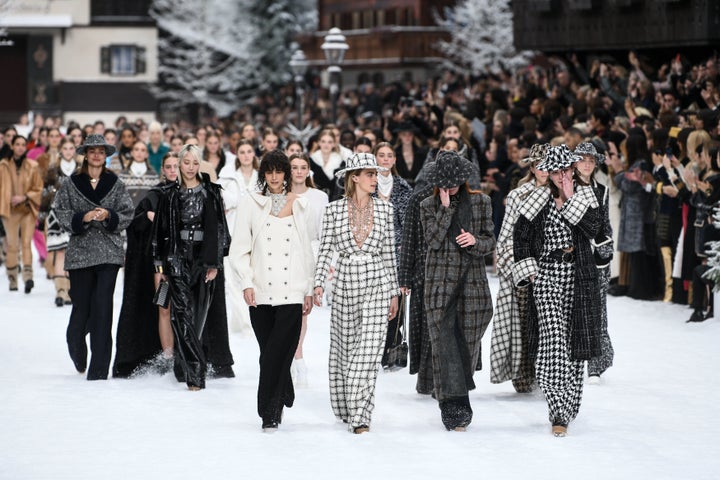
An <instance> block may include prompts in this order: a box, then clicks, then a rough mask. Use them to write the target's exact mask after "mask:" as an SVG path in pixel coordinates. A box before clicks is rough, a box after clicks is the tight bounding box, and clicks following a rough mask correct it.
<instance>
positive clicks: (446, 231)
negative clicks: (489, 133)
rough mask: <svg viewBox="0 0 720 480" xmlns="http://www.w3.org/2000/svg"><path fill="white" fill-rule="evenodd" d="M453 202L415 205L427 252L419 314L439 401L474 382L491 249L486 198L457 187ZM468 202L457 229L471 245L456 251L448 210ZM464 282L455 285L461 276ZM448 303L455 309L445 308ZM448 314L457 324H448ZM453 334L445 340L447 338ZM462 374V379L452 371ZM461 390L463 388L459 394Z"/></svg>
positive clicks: (487, 312)
mask: <svg viewBox="0 0 720 480" xmlns="http://www.w3.org/2000/svg"><path fill="white" fill-rule="evenodd" d="M458 197H459V203H458V205H457V206H455V205H453V204H452V203H451V205H450V207H448V208H446V207H443V206H442V205H441V204H440V199H439V197H437V196H435V195H433V196H430V197H428V198H426V199H425V200H423V201H422V203H421V204H420V219H421V222H422V226H423V230H424V232H425V240H426V241H427V246H428V251H427V259H426V262H425V299H424V300H425V312H426V315H427V322H428V327H429V332H430V343H431V347H432V357H433V376H434V382H435V396H436V398H437V399H438V400H439V401H444V400H446V399H448V398H452V397H458V396H464V395H467V392H468V390H472V389H473V388H474V387H475V385H474V383H473V380H472V375H473V372H474V371H475V370H476V369H477V368H478V367H479V365H480V362H479V359H480V346H481V345H480V341H481V339H482V336H483V334H484V333H485V330H486V329H487V326H488V324H489V323H490V319H491V317H492V297H491V296H490V289H489V287H488V281H487V275H486V273H485V259H484V256H485V255H487V254H489V253H491V252H492V251H493V249H494V248H495V237H494V235H493V223H492V216H491V209H490V198H489V197H488V196H487V195H485V194H482V193H478V194H469V193H468V192H467V191H466V190H464V189H461V191H460V193H459V194H458ZM462 202H469V211H470V218H468V219H466V220H462V222H463V223H462V224H461V225H462V228H463V229H464V230H465V231H466V232H470V233H472V234H473V235H474V236H475V241H476V243H475V245H473V246H470V247H467V248H464V249H463V251H461V250H460V249H459V248H458V247H457V242H456V241H455V234H454V232H452V231H451V224H452V222H453V214H454V213H455V210H456V209H458V208H459V207H460V204H461V203H462ZM465 272H467V273H466V277H465V280H464V281H463V282H462V283H460V279H461V278H462V276H463V274H464V273H465ZM454 303H456V305H455V311H454V312H448V307H449V306H452V305H453V304H454ZM448 314H455V315H456V317H457V323H456V324H455V325H451V326H448V325H447V324H446V323H447V322H446V319H447V318H448ZM453 335H454V336H455V338H449V337H451V336H453ZM458 374H459V375H464V377H465V378H464V382H463V381H462V379H460V378H457V375H458ZM463 390H464V392H463Z"/></svg>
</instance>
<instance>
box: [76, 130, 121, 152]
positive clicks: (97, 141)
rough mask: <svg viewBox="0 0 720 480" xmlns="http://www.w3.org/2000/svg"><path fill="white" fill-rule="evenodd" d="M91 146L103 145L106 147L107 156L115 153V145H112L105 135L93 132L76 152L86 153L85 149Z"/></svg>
mask: <svg viewBox="0 0 720 480" xmlns="http://www.w3.org/2000/svg"><path fill="white" fill-rule="evenodd" d="M90 147H103V148H104V149H105V156H106V157H109V156H110V155H112V154H113V153H115V145H110V144H109V143H107V142H106V141H105V137H103V136H102V135H100V134H99V133H93V134H92V135H88V136H87V138H86V139H85V142H84V143H83V144H82V145H80V146H79V147H77V148H76V149H75V153H77V154H78V155H85V151H86V150H87V149H88V148H90Z"/></svg>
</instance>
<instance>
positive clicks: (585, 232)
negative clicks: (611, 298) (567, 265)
mask: <svg viewBox="0 0 720 480" xmlns="http://www.w3.org/2000/svg"><path fill="white" fill-rule="evenodd" d="M551 208H556V207H555V201H554V200H553V198H552V196H551V195H550V191H549V190H547V189H536V190H534V191H533V192H532V193H531V194H530V195H528V197H526V200H525V202H524V204H523V206H522V207H521V208H520V212H519V216H518V219H517V221H516V223H515V231H514V233H513V255H514V256H515V263H514V264H513V267H512V268H513V281H514V282H515V284H516V285H522V284H527V282H528V280H529V278H530V277H531V276H534V275H537V273H538V271H539V267H538V259H539V258H540V255H541V252H542V249H543V245H544V243H545V230H544V225H545V218H546V217H547V215H548V211H549V209H551ZM561 212H562V216H563V217H565V219H566V220H567V221H568V222H569V223H570V225H571V227H570V228H571V231H572V237H573V246H574V247H575V250H574V252H573V253H574V256H575V279H574V295H573V309H572V314H571V317H570V350H571V352H570V356H571V359H572V360H589V359H591V358H593V357H597V356H598V355H600V354H601V347H600V335H601V333H600V325H601V318H600V315H601V312H600V281H599V274H598V268H597V266H596V265H595V258H594V256H593V252H592V248H591V243H590V240H591V239H593V238H595V237H596V236H597V234H598V231H599V229H600V228H601V219H600V209H599V204H598V201H597V197H596V196H595V193H594V191H593V189H592V187H589V186H586V187H577V188H576V189H575V194H574V195H573V196H572V197H570V199H568V201H567V202H565V205H564V206H563V208H562V210H561ZM536 346H537V337H531V347H530V348H531V349H534V348H536Z"/></svg>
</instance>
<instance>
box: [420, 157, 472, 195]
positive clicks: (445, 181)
mask: <svg viewBox="0 0 720 480" xmlns="http://www.w3.org/2000/svg"><path fill="white" fill-rule="evenodd" d="M471 174H472V164H471V163H470V162H469V161H468V160H466V159H465V158H463V157H462V156H460V154H459V153H457V152H453V151H449V150H448V151H443V152H440V153H438V155H437V157H436V158H435V170H434V171H433V172H431V174H430V175H428V181H429V182H430V184H431V185H432V186H434V187H439V188H452V187H457V186H458V185H462V184H464V183H465V182H467V179H468V178H470V175H471Z"/></svg>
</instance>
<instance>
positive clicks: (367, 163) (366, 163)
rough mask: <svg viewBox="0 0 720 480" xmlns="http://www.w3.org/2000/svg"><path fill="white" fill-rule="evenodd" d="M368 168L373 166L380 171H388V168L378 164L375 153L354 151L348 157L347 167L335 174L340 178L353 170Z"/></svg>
mask: <svg viewBox="0 0 720 480" xmlns="http://www.w3.org/2000/svg"><path fill="white" fill-rule="evenodd" d="M366 168H373V169H375V170H377V171H378V172H385V171H387V168H385V167H379V166H378V164H377V161H376V160H375V155H373V154H372V153H353V155H352V156H351V157H350V158H348V159H347V162H346V163H345V168H343V169H342V170H339V171H338V172H336V173H335V176H336V177H338V178H340V177H342V176H344V175H345V174H346V173H348V172H352V171H353V170H365V169H366Z"/></svg>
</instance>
